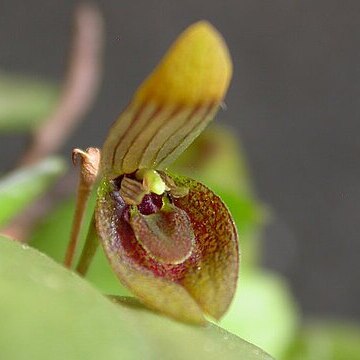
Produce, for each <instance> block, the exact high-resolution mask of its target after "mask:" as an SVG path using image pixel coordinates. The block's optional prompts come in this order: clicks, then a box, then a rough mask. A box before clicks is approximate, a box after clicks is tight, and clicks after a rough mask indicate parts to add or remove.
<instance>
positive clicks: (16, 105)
mask: <svg viewBox="0 0 360 360" xmlns="http://www.w3.org/2000/svg"><path fill="white" fill-rule="evenodd" d="M57 96H58V89H57V87H56V86H54V85H53V84H51V83H49V82H45V81H41V80H38V79H33V78H26V77H24V76H20V75H10V74H6V73H3V72H0V132H10V131H11V132H15V131H16V132H25V131H29V130H32V129H34V128H35V127H37V125H38V124H39V123H41V120H42V119H44V118H45V117H46V116H47V115H48V114H49V113H50V112H51V110H52V109H53V107H54V105H55V103H56V99H57Z"/></svg>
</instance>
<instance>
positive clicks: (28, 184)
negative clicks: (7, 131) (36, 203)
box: [0, 157, 65, 225]
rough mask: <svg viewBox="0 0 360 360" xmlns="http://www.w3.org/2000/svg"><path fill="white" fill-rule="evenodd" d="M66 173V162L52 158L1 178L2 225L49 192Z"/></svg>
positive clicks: (0, 220) (0, 223)
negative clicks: (55, 182) (54, 183)
mask: <svg viewBox="0 0 360 360" xmlns="http://www.w3.org/2000/svg"><path fill="white" fill-rule="evenodd" d="M64 171H65V163H64V161H63V160H62V159H60V158H56V157H51V158H47V159H45V160H43V161H41V162H39V163H37V164H35V165H32V166H28V167H24V168H20V169H18V170H15V171H13V172H12V173H10V174H7V175H6V176H4V177H2V178H0V204H1V206H0V225H4V224H5V223H6V222H8V221H9V220H10V219H11V218H12V217H14V216H15V215H16V214H17V213H19V212H20V211H21V210H22V209H24V208H25V207H26V206H27V205H28V204H29V203H31V202H32V201H33V200H35V199H36V198H37V197H39V196H40V195H41V194H43V193H44V192H45V191H46V190H48V189H49V187H50V186H51V185H52V184H53V182H54V181H55V180H56V179H57V178H58V177H59V176H60V175H62V174H63V173H64Z"/></svg>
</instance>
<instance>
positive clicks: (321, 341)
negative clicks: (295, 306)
mask: <svg viewBox="0 0 360 360" xmlns="http://www.w3.org/2000/svg"><path fill="white" fill-rule="evenodd" d="M285 359H286V360H359V359H360V326H359V325H355V324H352V323H347V322H344V321H334V320H332V321H330V320H328V321H319V320H317V321H314V320H313V321H310V322H308V323H307V324H306V325H305V326H304V328H303V329H302V330H301V332H300V333H299V335H298V336H297V338H296V340H295V341H294V343H293V344H292V346H291V349H290V351H289V353H288V354H287V356H285Z"/></svg>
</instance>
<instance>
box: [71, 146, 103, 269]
mask: <svg viewBox="0 0 360 360" xmlns="http://www.w3.org/2000/svg"><path fill="white" fill-rule="evenodd" d="M78 158H80V161H81V169H80V179H79V185H78V190H77V197H76V206H75V214H74V220H73V224H72V229H71V235H70V239H69V244H68V247H67V250H66V255H65V259H64V265H65V266H66V267H68V268H71V265H72V262H73V259H74V255H75V251H76V246H77V244H78V242H79V237H80V230H81V226H82V223H83V220H84V215H85V210H86V207H87V204H88V200H89V197H90V194H91V191H92V189H93V186H94V183H95V182H96V177H97V173H98V168H99V160H100V151H99V149H96V148H88V149H87V150H86V151H82V150H80V149H74V150H73V153H72V159H73V163H74V164H76V161H77V159H78Z"/></svg>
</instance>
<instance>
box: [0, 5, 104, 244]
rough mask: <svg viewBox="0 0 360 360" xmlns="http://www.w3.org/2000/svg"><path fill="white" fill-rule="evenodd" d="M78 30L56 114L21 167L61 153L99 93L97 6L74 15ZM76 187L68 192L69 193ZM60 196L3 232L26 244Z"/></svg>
mask: <svg viewBox="0 0 360 360" xmlns="http://www.w3.org/2000/svg"><path fill="white" fill-rule="evenodd" d="M74 25H75V29H74V30H75V31H74V35H73V39H72V44H71V48H70V56H69V63H68V70H67V72H66V76H65V80H64V83H63V86H62V91H61V94H60V98H59V101H58V104H57V106H56V108H55V109H54V111H53V113H52V114H51V115H50V116H49V117H48V118H47V119H45V120H44V122H43V123H42V125H41V126H40V127H39V128H38V129H37V130H36V131H35V132H34V134H33V136H32V139H31V142H30V145H29V147H28V149H26V152H25V153H24V154H23V155H22V156H21V158H20V160H19V164H18V166H26V165H31V164H33V163H35V162H37V161H39V160H41V159H43V158H45V157H46V156H48V155H51V154H53V153H55V152H56V151H58V150H59V149H60V148H61V147H62V145H63V144H64V142H65V141H66V140H67V139H68V137H69V135H71V133H72V131H73V130H74V129H75V127H76V125H78V123H79V122H80V121H81V120H82V119H83V118H84V116H85V114H86V112H87V111H88V110H89V108H90V106H91V104H92V102H93V100H94V98H95V95H96V94H97V91H98V88H99V83H100V77H101V69H102V64H101V59H102V49H103V37H104V31H103V18H102V16H101V14H100V12H99V10H98V9H97V7H96V6H94V5H91V4H88V3H83V4H80V5H79V6H78V8H77V9H76V12H75V23H74ZM69 190H71V191H72V190H73V188H71V189H68V192H69V193H70V192H71V191H69ZM60 198H61V197H59V196H51V194H46V195H44V196H43V197H42V198H40V199H38V200H37V201H35V202H34V203H33V204H31V205H30V206H29V207H27V208H26V209H25V210H24V211H23V212H22V213H21V214H19V215H18V216H17V217H16V218H15V219H13V221H12V222H11V223H10V224H9V225H8V226H7V227H6V228H5V229H3V230H2V231H1V232H2V233H3V234H5V235H9V236H11V237H14V238H15V239H17V240H20V241H26V239H27V238H28V235H29V233H30V232H31V230H32V228H33V226H34V224H35V223H36V222H37V221H38V220H39V219H41V218H42V217H43V216H44V215H45V214H46V213H47V212H48V211H49V209H51V208H52V207H53V206H54V204H55V203H57V202H58V201H59V199H60Z"/></svg>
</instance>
